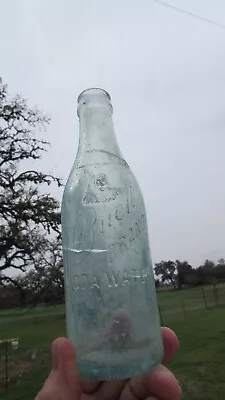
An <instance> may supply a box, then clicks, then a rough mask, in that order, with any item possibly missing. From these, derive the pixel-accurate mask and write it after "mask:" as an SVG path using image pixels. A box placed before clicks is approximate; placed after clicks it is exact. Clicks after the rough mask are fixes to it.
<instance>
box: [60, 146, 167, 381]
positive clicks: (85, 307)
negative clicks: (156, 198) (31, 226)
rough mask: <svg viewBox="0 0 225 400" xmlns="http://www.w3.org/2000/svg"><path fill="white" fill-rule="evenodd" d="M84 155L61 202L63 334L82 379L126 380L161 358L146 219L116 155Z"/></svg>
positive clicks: (126, 170)
mask: <svg viewBox="0 0 225 400" xmlns="http://www.w3.org/2000/svg"><path fill="white" fill-rule="evenodd" d="M89 156H90V155H87V154H86V155H85V157H81V158H79V157H78V160H79V162H77V161H76V162H75V165H74V168H73V170H72V172H71V174H70V177H69V179H68V181H67V185H66V187H65V190H64V195H63V201H62V234H63V235H62V236H63V258H64V272H65V296H66V298H65V300H66V315H67V331H68V337H69V338H70V339H71V340H72V342H73V343H74V346H75V348H76V352H77V358H78V367H79V370H80V373H81V376H83V377H85V378H91V379H100V380H105V379H110V380H111V379H125V378H128V377H131V376H135V375H139V374H141V373H144V372H146V371H148V370H150V369H151V368H153V367H154V366H156V365H157V364H158V363H160V362H161V360H162V357H163V345H162V338H161V332H160V322H159V314H158V307H157V299H156V291H155V281H154V276H153V270H152V263H151V258H150V251H149V240H148V229H147V220H146V212H145V206H144V201H143V197H142V194H141V192H140V189H139V186H138V184H137V182H136V180H135V178H134V176H133V174H132V172H131V170H130V168H129V166H128V165H127V163H126V162H125V161H124V160H123V158H122V157H121V155H120V154H119V155H118V154H113V153H111V152H107V150H105V148H104V150H102V149H101V148H100V149H94V151H91V158H90V157H89ZM84 160H86V161H85V162H84Z"/></svg>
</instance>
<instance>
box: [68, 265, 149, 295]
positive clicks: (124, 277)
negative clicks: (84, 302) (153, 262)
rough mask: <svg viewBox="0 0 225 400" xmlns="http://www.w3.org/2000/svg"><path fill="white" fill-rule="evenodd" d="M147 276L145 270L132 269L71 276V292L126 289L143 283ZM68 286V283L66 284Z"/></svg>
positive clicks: (147, 272) (147, 273)
mask: <svg viewBox="0 0 225 400" xmlns="http://www.w3.org/2000/svg"><path fill="white" fill-rule="evenodd" d="M148 276H149V271H148V270H147V269H140V270H138V269H132V270H124V271H115V270H111V271H106V272H105V274H103V275H101V276H98V275H92V274H91V275H88V274H87V273H86V274H80V275H77V274H76V275H73V276H72V287H73V290H75V291H78V290H81V291H86V290H94V289H101V288H102V287H104V286H107V287H109V288H117V287H127V286H134V285H138V284H142V283H145V282H146V281H147V278H148ZM67 286H70V282H68V283H67Z"/></svg>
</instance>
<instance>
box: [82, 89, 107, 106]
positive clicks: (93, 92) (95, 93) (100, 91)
mask: <svg viewBox="0 0 225 400" xmlns="http://www.w3.org/2000/svg"><path fill="white" fill-rule="evenodd" d="M84 96H88V97H89V96H105V97H106V98H107V99H108V100H109V101H111V97H110V95H109V93H108V92H107V91H106V90H104V89H100V88H90V89H85V90H83V92H81V93H80V94H79V96H78V98H77V102H78V103H79V102H80V101H81V99H82V98H83V97H84Z"/></svg>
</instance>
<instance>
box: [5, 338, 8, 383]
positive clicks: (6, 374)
mask: <svg viewBox="0 0 225 400" xmlns="http://www.w3.org/2000/svg"><path fill="white" fill-rule="evenodd" d="M5 389H6V390H8V341H7V340H6V342H5Z"/></svg>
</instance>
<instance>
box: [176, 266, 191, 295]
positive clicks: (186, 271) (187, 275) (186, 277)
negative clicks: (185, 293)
mask: <svg viewBox="0 0 225 400" xmlns="http://www.w3.org/2000/svg"><path fill="white" fill-rule="evenodd" d="M176 269H177V283H178V287H179V289H182V287H183V285H185V284H186V285H187V284H191V283H193V276H194V275H195V274H194V270H193V268H192V266H191V265H190V264H189V263H188V262H187V261H179V260H176Z"/></svg>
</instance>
